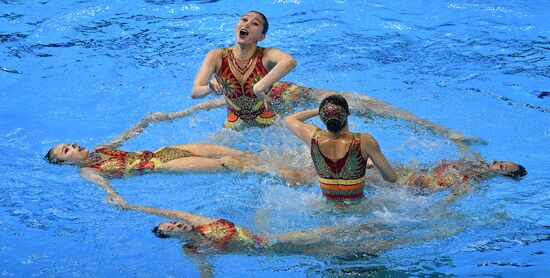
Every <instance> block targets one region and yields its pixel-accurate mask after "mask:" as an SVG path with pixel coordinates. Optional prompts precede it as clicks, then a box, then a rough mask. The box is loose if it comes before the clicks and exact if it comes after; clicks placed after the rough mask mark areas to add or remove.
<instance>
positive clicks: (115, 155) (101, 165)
mask: <svg viewBox="0 0 550 278" xmlns="http://www.w3.org/2000/svg"><path fill="white" fill-rule="evenodd" d="M94 153H96V154H104V155H107V156H108V158H107V159H105V160H103V161H100V162H96V163H93V164H90V165H87V166H86V167H89V168H93V169H97V170H99V171H101V172H102V173H103V174H104V175H106V176H107V177H121V176H126V175H131V174H144V173H146V172H155V171H156V169H157V168H158V167H160V166H161V165H162V164H163V163H165V162H167V161H171V160H174V159H178V158H182V157H190V156H193V154H192V153H190V152H189V151H187V150H184V149H181V148H171V147H168V148H162V149H159V150H157V151H155V152H150V151H142V152H125V151H119V150H109V149H107V148H97V149H96V150H95V151H94Z"/></svg>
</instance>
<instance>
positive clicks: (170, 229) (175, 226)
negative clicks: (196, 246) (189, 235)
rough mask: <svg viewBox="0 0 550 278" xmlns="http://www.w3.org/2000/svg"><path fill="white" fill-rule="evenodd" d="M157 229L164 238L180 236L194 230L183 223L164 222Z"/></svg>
mask: <svg viewBox="0 0 550 278" xmlns="http://www.w3.org/2000/svg"><path fill="white" fill-rule="evenodd" d="M157 229H158V231H159V232H160V233H162V234H163V235H164V236H178V235H181V234H182V233H184V232H188V231H191V230H193V227H191V226H189V225H187V224H185V223H183V222H176V221H173V222H163V223H160V224H159V225H158V226H157Z"/></svg>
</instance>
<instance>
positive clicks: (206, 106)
mask: <svg viewBox="0 0 550 278" xmlns="http://www.w3.org/2000/svg"><path fill="white" fill-rule="evenodd" d="M224 104H225V100H224V99H223V98H218V99H214V100H210V101H206V102H203V103H199V104H197V105H195V106H192V107H189V108H186V109H183V110H181V111H178V112H173V113H163V112H155V113H150V114H148V115H147V116H145V117H144V118H143V119H142V120H141V121H140V122H139V123H137V124H136V125H134V126H132V127H130V128H129V129H127V130H126V131H124V132H123V133H122V134H121V135H119V136H118V137H116V138H115V139H113V140H112V141H110V142H107V143H105V144H101V145H100V146H103V147H106V148H109V149H116V148H118V147H119V146H120V145H121V144H122V143H124V142H125V141H127V140H128V139H130V138H132V137H135V136H137V135H139V134H141V133H142V132H143V131H144V130H145V128H146V127H147V126H148V125H149V124H150V123H153V122H161V121H166V120H175V119H179V118H182V117H185V116H188V115H190V114H193V113H195V112H197V111H199V110H210V109H213V108H216V107H220V106H223V105H224Z"/></svg>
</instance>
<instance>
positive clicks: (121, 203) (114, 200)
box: [106, 194, 129, 209]
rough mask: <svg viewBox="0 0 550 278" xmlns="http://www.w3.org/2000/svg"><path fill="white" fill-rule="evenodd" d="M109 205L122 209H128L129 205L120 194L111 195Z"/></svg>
mask: <svg viewBox="0 0 550 278" xmlns="http://www.w3.org/2000/svg"><path fill="white" fill-rule="evenodd" d="M106 201H107V203H108V204H110V205H113V206H116V207H118V208H120V209H126V207H127V206H128V205H129V204H128V201H126V200H125V199H124V198H122V197H121V196H120V195H118V194H109V196H107V199H106Z"/></svg>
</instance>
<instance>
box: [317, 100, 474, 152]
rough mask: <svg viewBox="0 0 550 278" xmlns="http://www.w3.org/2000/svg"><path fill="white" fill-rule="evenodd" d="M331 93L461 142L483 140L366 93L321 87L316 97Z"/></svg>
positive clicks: (352, 104) (355, 106) (363, 109)
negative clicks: (335, 90)
mask: <svg viewBox="0 0 550 278" xmlns="http://www.w3.org/2000/svg"><path fill="white" fill-rule="evenodd" d="M330 94H340V95H343V96H344V97H345V98H346V100H347V101H348V102H349V105H350V107H353V109H354V110H357V111H359V112H361V113H367V112H373V113H376V114H379V115H382V116H385V117H391V118H397V119H402V120H406V121H409V122H412V123H416V124H420V125H423V126H425V127H427V128H429V129H431V130H432V131H434V132H435V133H437V134H440V135H442V136H445V137H448V138H450V139H452V140H454V141H455V142H461V141H464V140H468V141H475V142H482V140H481V139H480V138H468V139H466V138H465V137H464V135H462V133H460V132H458V131H456V130H453V129H450V128H448V127H445V126H442V125H439V124H436V123H433V122H430V121H428V120H425V119H422V118H419V117H418V116H416V115H414V114H413V113H411V112H409V111H406V110H403V109H399V108H395V107H393V106H391V105H389V104H388V103H385V102H382V101H380V100H377V99H375V98H372V97H369V96H366V95H362V94H358V93H354V92H334V91H330V90H325V89H321V90H317V94H316V98H317V99H322V98H324V97H325V96H328V95H330Z"/></svg>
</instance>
